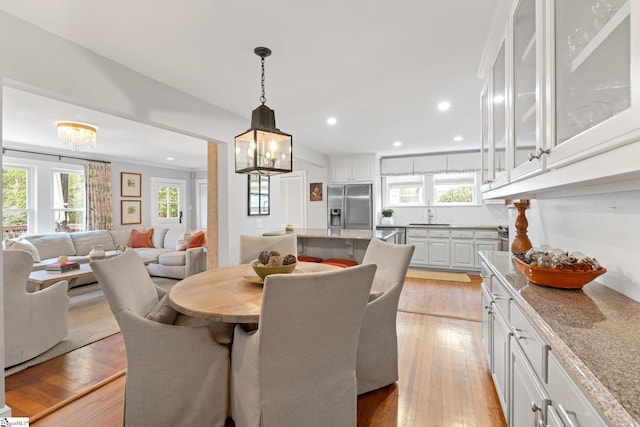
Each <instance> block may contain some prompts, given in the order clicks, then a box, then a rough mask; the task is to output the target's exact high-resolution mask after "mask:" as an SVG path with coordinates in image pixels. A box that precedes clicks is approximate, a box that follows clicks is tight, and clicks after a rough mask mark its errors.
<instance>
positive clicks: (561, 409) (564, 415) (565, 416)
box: [558, 404, 576, 427]
mask: <svg viewBox="0 0 640 427" xmlns="http://www.w3.org/2000/svg"><path fill="white" fill-rule="evenodd" d="M569 414H571V415H573V416H575V415H576V413H575V412H574V411H567V410H566V409H564V406H562V404H560V405H558V415H560V418H561V419H562V422H563V423H564V424H565V425H566V426H567V427H576V425H575V424H574V423H573V421H571V418H569Z"/></svg>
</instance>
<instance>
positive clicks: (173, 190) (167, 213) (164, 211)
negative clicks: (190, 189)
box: [158, 185, 180, 218]
mask: <svg viewBox="0 0 640 427" xmlns="http://www.w3.org/2000/svg"><path fill="white" fill-rule="evenodd" d="M179 214H180V191H179V189H178V187H169V186H165V185H161V186H160V187H158V218H178V215H179Z"/></svg>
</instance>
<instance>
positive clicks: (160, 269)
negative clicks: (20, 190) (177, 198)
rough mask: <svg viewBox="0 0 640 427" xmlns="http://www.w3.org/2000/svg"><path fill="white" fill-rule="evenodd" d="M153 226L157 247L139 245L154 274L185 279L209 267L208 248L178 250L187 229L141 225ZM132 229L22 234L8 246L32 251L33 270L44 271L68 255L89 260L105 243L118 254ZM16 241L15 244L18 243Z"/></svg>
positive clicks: (88, 280)
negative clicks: (91, 253) (95, 249)
mask: <svg viewBox="0 0 640 427" xmlns="http://www.w3.org/2000/svg"><path fill="white" fill-rule="evenodd" d="M149 228H153V234H152V243H153V246H154V247H153V248H135V250H136V252H138V254H139V255H140V257H141V258H143V259H144V260H145V261H147V262H148V264H147V270H148V271H149V274H150V275H152V276H160V277H169V278H173V279H184V278H185V277H187V276H190V275H192V274H196V273H200V272H202V271H204V270H205V269H206V252H205V250H204V248H202V247H200V248H191V249H186V250H178V243H179V241H180V240H183V239H184V235H185V229H184V228H164V227H147V228H146V229H143V228H137V230H138V231H147V230H149ZM132 230H133V229H131V228H126V229H117V230H94V231H79V232H75V233H66V232H56V233H42V234H31V235H26V236H21V237H20V238H18V239H13V240H12V241H5V242H4V243H5V248H6V249H23V250H29V251H30V252H31V253H32V255H33V258H34V263H33V270H34V271H36V270H44V269H45V267H46V265H47V264H51V263H54V262H58V257H60V256H62V255H65V256H67V257H68V259H69V261H76V262H79V263H88V262H89V252H90V251H91V249H92V248H93V247H94V246H96V245H102V248H103V249H104V251H105V253H106V257H112V256H115V255H116V253H117V251H116V248H117V247H118V246H129V242H130V239H131V233H132ZM14 242H15V243H14ZM92 282H95V279H94V278H93V277H90V276H89V277H86V278H84V279H80V280H78V281H77V282H76V283H75V286H78V285H84V284H87V283H92Z"/></svg>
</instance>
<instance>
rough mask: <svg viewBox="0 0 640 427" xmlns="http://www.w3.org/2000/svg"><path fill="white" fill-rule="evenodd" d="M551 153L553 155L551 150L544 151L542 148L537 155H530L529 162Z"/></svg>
mask: <svg viewBox="0 0 640 427" xmlns="http://www.w3.org/2000/svg"><path fill="white" fill-rule="evenodd" d="M549 153H551V149H547V150H543V149H542V148H539V149H538V153H537V154H535V153H529V155H528V156H527V157H528V158H529V161H532V160H533V159H539V158H540V157H542V155H543V154H549Z"/></svg>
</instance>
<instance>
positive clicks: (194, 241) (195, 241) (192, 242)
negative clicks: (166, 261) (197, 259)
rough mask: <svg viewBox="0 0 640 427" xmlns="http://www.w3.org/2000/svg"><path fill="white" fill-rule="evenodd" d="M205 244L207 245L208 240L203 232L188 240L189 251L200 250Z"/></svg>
mask: <svg viewBox="0 0 640 427" xmlns="http://www.w3.org/2000/svg"><path fill="white" fill-rule="evenodd" d="M205 243H207V238H206V237H205V235H204V233H203V232H202V231H198V232H197V233H196V234H194V235H192V236H191V237H189V240H187V249H191V248H200V247H202V245H204V244H205Z"/></svg>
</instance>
